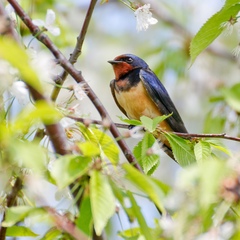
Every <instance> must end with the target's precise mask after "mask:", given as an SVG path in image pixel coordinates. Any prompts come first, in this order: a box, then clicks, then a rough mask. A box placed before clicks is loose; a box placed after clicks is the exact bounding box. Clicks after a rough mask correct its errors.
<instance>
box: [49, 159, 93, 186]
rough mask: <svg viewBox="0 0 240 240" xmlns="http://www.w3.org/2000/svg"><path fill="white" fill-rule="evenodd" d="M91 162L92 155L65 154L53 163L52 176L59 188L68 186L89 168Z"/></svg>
mask: <svg viewBox="0 0 240 240" xmlns="http://www.w3.org/2000/svg"><path fill="white" fill-rule="evenodd" d="M91 162H92V159H91V158H90V157H83V156H73V155H69V156H63V157H61V158H59V159H57V160H56V161H55V162H54V163H53V168H52V171H51V174H52V177H53V178H54V179H55V181H56V183H57V185H58V186H59V188H64V187H67V186H68V185H69V184H70V183H72V182H74V180H76V179H77V178H79V177H81V176H83V175H84V174H85V173H86V172H87V171H88V170H89V167H90V163H91Z"/></svg>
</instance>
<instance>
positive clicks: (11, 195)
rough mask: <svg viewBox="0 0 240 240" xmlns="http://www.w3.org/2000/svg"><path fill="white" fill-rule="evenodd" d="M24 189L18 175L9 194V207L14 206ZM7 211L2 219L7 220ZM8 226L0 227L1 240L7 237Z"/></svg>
mask: <svg viewBox="0 0 240 240" xmlns="http://www.w3.org/2000/svg"><path fill="white" fill-rule="evenodd" d="M21 189H22V180H21V179H20V178H19V177H17V178H16V179H15V183H14V186H13V187H12V190H11V192H10V193H9V194H8V195H7V207H8V208H10V207H12V206H14V204H15V202H16V199H17V195H18V192H19V191H20V190H21ZM5 217H6V213H5V212H4V214H3V218H2V221H4V220H5ZM6 232H7V227H0V240H5V238H6Z"/></svg>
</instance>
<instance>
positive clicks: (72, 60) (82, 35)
mask: <svg viewBox="0 0 240 240" xmlns="http://www.w3.org/2000/svg"><path fill="white" fill-rule="evenodd" d="M96 2H97V0H92V1H91V2H90V5H89V8H88V11H87V13H86V16H85V20H84V22H83V26H82V29H81V31H80V33H79V36H78V37H77V43H76V46H75V48H74V50H73V52H72V54H70V58H69V60H68V61H69V62H70V63H71V64H74V63H76V61H77V59H78V57H79V56H80V54H81V52H82V45H83V42H84V40H85V36H86V33H87V29H88V26H89V23H90V20H91V17H92V13H93V10H94V7H95V5H96ZM67 76H68V72H67V71H66V70H64V71H63V72H62V73H61V74H60V75H58V76H57V77H56V78H55V79H54V81H55V83H56V84H57V85H55V86H54V88H53V91H52V94H51V99H52V101H55V100H56V99H57V97H58V94H59V92H60V90H61V86H62V85H63V83H64V81H65V79H66V78H67Z"/></svg>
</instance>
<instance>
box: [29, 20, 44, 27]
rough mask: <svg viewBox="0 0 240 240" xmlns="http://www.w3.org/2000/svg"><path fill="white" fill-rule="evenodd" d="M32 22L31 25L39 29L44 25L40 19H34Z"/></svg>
mask: <svg viewBox="0 0 240 240" xmlns="http://www.w3.org/2000/svg"><path fill="white" fill-rule="evenodd" d="M32 22H33V24H35V25H36V26H38V27H41V26H44V25H45V22H44V21H43V20H41V19H34V20H32Z"/></svg>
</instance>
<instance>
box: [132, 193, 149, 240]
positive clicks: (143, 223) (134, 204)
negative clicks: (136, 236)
mask: <svg viewBox="0 0 240 240" xmlns="http://www.w3.org/2000/svg"><path fill="white" fill-rule="evenodd" d="M127 195H128V197H129V200H130V202H131V204H132V206H131V209H132V211H133V212H134V215H135V216H136V218H137V221H138V224H139V226H140V232H141V233H142V235H143V236H144V237H145V239H146V240H152V239H153V237H152V234H151V231H150V229H149V227H148V225H147V223H146V221H145V218H144V216H143V214H142V212H141V208H140V207H139V206H138V204H137V202H136V200H135V198H134V197H133V194H132V193H131V192H130V191H128V192H127Z"/></svg>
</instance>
